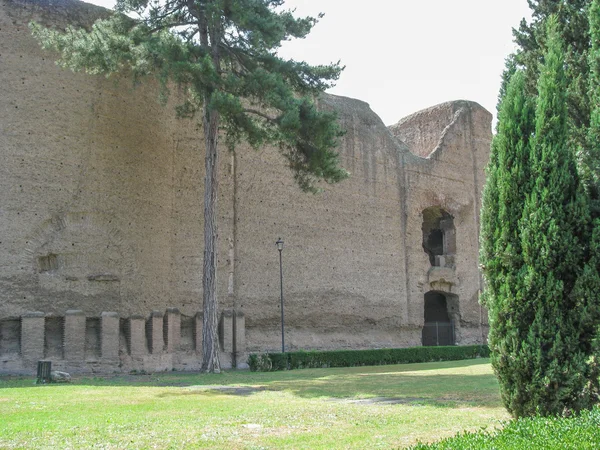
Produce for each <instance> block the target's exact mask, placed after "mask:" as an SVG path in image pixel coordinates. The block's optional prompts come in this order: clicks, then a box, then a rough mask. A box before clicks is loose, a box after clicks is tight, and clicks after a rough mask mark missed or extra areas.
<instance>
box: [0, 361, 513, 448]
mask: <svg viewBox="0 0 600 450" xmlns="http://www.w3.org/2000/svg"><path fill="white" fill-rule="evenodd" d="M33 383H34V379H32V378H10V379H9V378H0V416H1V417H2V429H3V430H2V433H1V434H0V448H91V447H94V446H96V447H98V446H99V447H102V448H105V449H106V448H115V449H116V448H160V449H162V448H190V447H192V448H226V449H259V448H260V449H269V448H273V449H275V448H307V449H308V448H310V449H315V448H323V449H330V448H403V447H406V446H408V445H411V444H414V443H415V442H417V440H420V441H424V442H429V441H435V440H438V439H441V438H443V437H447V436H451V435H454V434H456V433H457V432H459V431H463V430H477V429H479V428H481V427H495V426H499V425H500V422H501V421H502V420H505V419H508V418H509V416H508V414H507V413H506V412H505V410H504V408H503V407H502V405H501V402H500V396H499V391H498V385H497V382H496V379H495V377H494V375H493V373H492V370H491V367H490V365H489V361H488V360H485V359H482V360H475V361H473V360H470V361H453V362H442V363H425V364H406V365H395V366H377V367H357V368H343V369H310V370H295V371H289V372H274V373H253V372H224V373H221V374H204V375H198V374H189V373H156V374H143V375H126V376H115V377H103V378H79V379H76V380H75V381H74V382H73V383H71V384H67V385H47V386H35V385H34V384H33Z"/></svg>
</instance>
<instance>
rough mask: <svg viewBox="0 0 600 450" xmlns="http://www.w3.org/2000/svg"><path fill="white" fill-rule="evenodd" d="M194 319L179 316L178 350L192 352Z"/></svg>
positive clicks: (193, 345)
mask: <svg viewBox="0 0 600 450" xmlns="http://www.w3.org/2000/svg"><path fill="white" fill-rule="evenodd" d="M195 328H196V319H195V317H191V316H185V315H181V329H180V333H181V337H180V342H179V349H180V350H183V351H193V350H194V348H195V338H194V333H195Z"/></svg>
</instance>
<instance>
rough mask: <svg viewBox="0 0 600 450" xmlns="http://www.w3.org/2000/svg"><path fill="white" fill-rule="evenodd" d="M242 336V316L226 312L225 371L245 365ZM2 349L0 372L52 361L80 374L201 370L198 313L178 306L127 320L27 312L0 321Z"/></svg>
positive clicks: (110, 314) (222, 324)
mask: <svg viewBox="0 0 600 450" xmlns="http://www.w3.org/2000/svg"><path fill="white" fill-rule="evenodd" d="M244 335H245V331H244V315H243V314H242V313H239V312H238V313H237V314H234V313H233V311H231V310H228V309H226V310H224V311H223V312H222V314H221V318H220V322H219V338H220V341H221V344H222V349H223V351H222V352H221V353H220V361H221V366H222V367H223V368H232V367H238V368H247V367H248V366H247V364H246V360H247V353H246V348H245V344H244V340H243V338H241V339H240V338H239V336H244ZM0 350H1V353H0V374H13V373H15V374H19V373H28V372H32V371H34V370H35V368H36V365H37V361H40V360H50V361H52V368H53V369H54V370H68V371H69V372H80V373H81V372H83V373H85V372H96V373H114V372H130V371H136V372H140V371H146V372H156V371H170V370H200V366H201V361H202V357H201V353H202V314H201V313H198V314H196V315H195V316H183V315H181V313H180V312H179V310H178V309H177V308H167V310H166V311H164V312H163V311H152V312H151V313H150V314H149V315H148V316H142V315H132V316H129V317H119V315H118V314H117V313H116V312H103V313H102V314H100V316H99V317H86V316H85V313H84V312H83V311H82V310H68V311H66V312H65V313H64V315H62V316H59V315H48V314H44V313H43V312H28V313H26V314H23V315H22V316H21V317H20V318H18V319H12V320H3V321H0Z"/></svg>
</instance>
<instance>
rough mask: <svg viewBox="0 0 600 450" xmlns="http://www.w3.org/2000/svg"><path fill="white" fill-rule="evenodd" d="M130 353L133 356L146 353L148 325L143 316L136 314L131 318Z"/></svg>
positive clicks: (138, 356) (140, 355)
mask: <svg viewBox="0 0 600 450" xmlns="http://www.w3.org/2000/svg"><path fill="white" fill-rule="evenodd" d="M128 332H129V333H128V334H129V336H127V340H128V342H129V354H130V355H131V357H132V358H134V359H135V358H141V357H142V356H144V355H146V327H145V319H144V317H142V316H139V315H134V316H131V317H130V318H129V330H128Z"/></svg>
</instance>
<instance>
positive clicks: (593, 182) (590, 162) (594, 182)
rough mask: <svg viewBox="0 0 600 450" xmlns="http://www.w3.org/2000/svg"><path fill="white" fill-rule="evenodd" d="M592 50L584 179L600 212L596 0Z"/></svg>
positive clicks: (599, 23) (599, 19)
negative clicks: (589, 111)
mask: <svg viewBox="0 0 600 450" xmlns="http://www.w3.org/2000/svg"><path fill="white" fill-rule="evenodd" d="M589 21H590V37H591V49H590V53H589V58H588V62H589V67H590V80H589V92H588V97H589V99H590V106H591V114H590V126H589V128H588V132H587V139H586V151H584V152H582V159H583V164H582V166H583V168H584V171H583V174H582V175H583V177H585V180H586V185H590V186H593V188H594V192H593V194H592V195H591V196H592V198H593V199H595V203H594V211H600V200H599V199H600V1H598V0H594V1H593V2H592V4H591V5H590V9H589Z"/></svg>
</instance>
